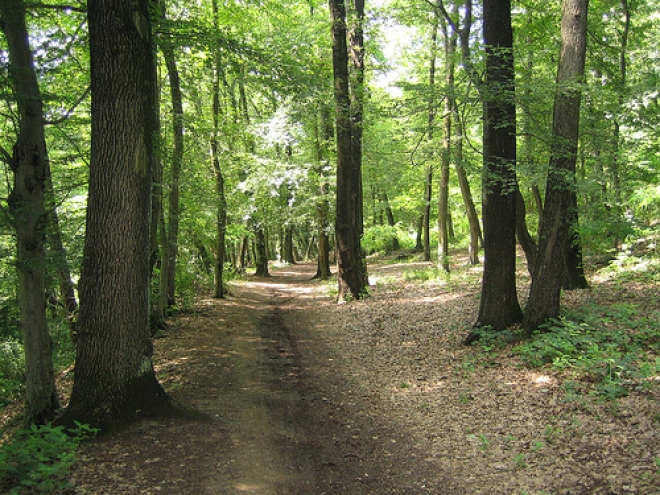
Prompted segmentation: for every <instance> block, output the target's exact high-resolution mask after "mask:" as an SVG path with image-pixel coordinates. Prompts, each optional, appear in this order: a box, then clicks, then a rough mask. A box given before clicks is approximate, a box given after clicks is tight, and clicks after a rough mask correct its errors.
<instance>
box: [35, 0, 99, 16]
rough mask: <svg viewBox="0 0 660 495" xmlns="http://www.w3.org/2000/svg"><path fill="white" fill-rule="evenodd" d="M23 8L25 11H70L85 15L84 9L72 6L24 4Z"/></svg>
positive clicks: (38, 3) (85, 9) (37, 3)
mask: <svg viewBox="0 0 660 495" xmlns="http://www.w3.org/2000/svg"><path fill="white" fill-rule="evenodd" d="M25 8H26V10H27V9H37V10H65V11H67V10H70V11H71V12H80V13H81V14H86V13H87V8H86V7H76V6H74V5H65V4H50V3H40V2H26V3H25Z"/></svg>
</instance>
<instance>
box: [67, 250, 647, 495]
mask: <svg viewBox="0 0 660 495" xmlns="http://www.w3.org/2000/svg"><path fill="white" fill-rule="evenodd" d="M428 266H429V265H428V264H423V263H389V264H388V263H377V264H374V263H372V264H371V265H370V268H369V269H370V276H371V281H372V284H373V287H372V291H371V296H370V297H369V298H367V299H366V300H364V301H359V302H351V303H348V304H344V305H337V304H336V303H335V302H334V299H333V297H332V290H333V287H334V284H330V283H323V282H319V281H313V280H311V276H312V275H313V273H314V271H315V266H313V265H295V266H291V267H282V268H279V269H277V270H274V271H273V273H274V275H275V276H273V277H271V278H262V279H258V278H255V277H247V278H246V279H245V280H243V281H240V282H238V283H236V284H235V285H234V286H233V287H232V289H231V290H232V293H231V295H230V297H228V298H227V299H225V300H211V299H208V300H202V301H200V304H199V306H198V308H197V310H196V311H195V312H194V313H192V314H186V315H182V316H179V317H177V318H175V319H173V320H172V321H171V327H170V329H169V330H168V331H167V332H166V334H165V335H164V336H163V337H161V338H159V339H157V341H156V356H155V359H156V365H157V372H158V374H159V377H160V379H161V381H162V383H163V384H164V386H165V388H166V390H167V391H168V392H169V393H170V394H171V396H172V397H173V398H174V399H176V400H177V401H178V402H179V403H180V404H181V405H183V406H185V407H187V408H192V409H196V410H198V411H200V412H202V413H204V415H205V418H204V419H198V420H176V419H171V420H165V421H146V422H142V423H140V424H137V425H135V426H133V427H132V428H130V429H129V430H127V431H125V432H123V433H121V434H118V435H114V436H110V437H104V438H99V439H97V440H95V441H94V442H92V443H90V444H87V445H85V446H83V447H82V448H81V450H80V451H79V453H78V457H79V459H80V461H79V462H78V464H77V465H76V467H75V468H74V471H73V474H72V478H71V482H72V484H73V485H74V487H75V491H76V492H77V493H80V494H83V493H89V494H92V493H93V494H120V493H126V494H128V493H135V494H155V493H167V494H179V493H180V494H184V493H185V494H234V493H235V494H240V493H259V494H310V495H312V494H314V495H315V494H346V495H354V494H376V495H377V494H397V493H400V494H423V493H431V494H470V495H472V494H503V495H504V494H506V495H510V494H515V495H523V494H529V495H531V494H535V495H540V494H553V495H559V494H571V495H573V494H640V495H641V494H646V495H650V494H658V493H660V465H659V463H660V461H659V459H660V402H658V399H659V398H660V394H659V391H658V386H657V385H656V383H657V382H656V381H655V380H653V377H650V378H649V379H648V380H646V381H645V382H644V383H643V384H642V383H637V384H633V385H631V386H630V387H629V390H627V395H625V396H620V397H617V398H614V399H612V398H610V399H609V400H606V399H604V398H603V396H602V395H593V394H591V393H590V391H591V390H593V388H594V387H593V386H592V385H593V384H590V383H588V382H586V381H580V380H583V379H576V378H575V377H574V376H572V375H570V374H569V373H568V372H567V371H557V370H556V368H551V367H544V368H536V369H529V368H526V367H524V366H522V365H521V360H520V357H519V356H518V355H517V354H516V353H515V352H513V348H514V347H513V345H510V346H506V345H505V346H503V347H497V346H495V348H493V346H489V345H476V346H474V347H470V348H466V347H464V346H462V345H460V341H461V340H462V339H463V338H464V337H465V335H466V334H467V332H468V331H469V329H470V325H471V323H472V322H473V320H474V319H475V315H476V312H477V309H478V297H479V282H478V276H472V275H470V272H471V271H475V272H478V270H479V268H467V267H462V266H457V267H456V269H455V271H454V272H453V273H452V275H451V276H449V277H441V278H439V279H433V280H430V281H427V282H421V281H419V278H420V277H419V276H417V277H414V276H413V277H411V276H410V275H408V276H407V277H406V276H404V274H405V273H408V274H410V273H411V272H412V271H414V270H419V271H420V273H422V270H425V269H427V268H428ZM521 275H522V274H521ZM410 278H414V279H415V278H416V279H417V280H408V281H406V279H410ZM521 280H523V282H524V277H522V276H521ZM524 293H525V291H524V288H523V287H521V294H522V298H524ZM622 301H625V302H626V303H627V304H629V305H631V306H632V305H635V306H636V307H638V308H642V310H644V311H647V312H648V314H649V315H651V316H652V317H654V318H657V315H658V313H657V309H658V308H657V285H655V284H654V283H652V282H643V281H640V282H639V283H637V284H632V283H630V284H624V285H621V284H618V285H617V284H614V283H612V282H611V281H608V280H601V281H598V282H597V283H595V284H594V288H593V289H591V290H584V291H578V292H574V293H570V294H567V295H565V303H566V306H567V307H568V308H571V307H573V308H575V307H580V306H582V305H585V304H592V303H600V304H604V305H607V304H620V303H621V302H622ZM653 311H655V313H654V312H653ZM656 323H657V322H656Z"/></svg>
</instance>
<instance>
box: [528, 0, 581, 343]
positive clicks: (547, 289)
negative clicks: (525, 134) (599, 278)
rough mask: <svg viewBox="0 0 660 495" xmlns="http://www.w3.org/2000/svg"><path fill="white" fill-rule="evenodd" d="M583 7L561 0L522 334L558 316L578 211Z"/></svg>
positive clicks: (576, 0)
mask: <svg viewBox="0 0 660 495" xmlns="http://www.w3.org/2000/svg"><path fill="white" fill-rule="evenodd" d="M587 9H588V0H564V4H563V8H562V21H561V52H560V56H559V68H558V69H557V84H558V91H557V94H556V95H555V103H554V111H553V120H552V135H553V141H552V148H551V155H550V165H549V169H548V178H547V183H546V189H545V190H546V196H545V205H544V209H543V217H542V220H541V227H540V237H539V257H538V260H537V261H536V265H535V267H534V277H533V280H532V287H531V290H530V294H529V300H528V303H527V309H526V312H525V319H524V321H523V327H524V328H525V330H526V331H527V332H531V331H533V330H535V329H537V328H538V327H539V326H541V325H542V324H544V323H545V322H547V321H548V320H549V319H551V318H557V317H558V316H559V309H560V294H561V285H562V278H563V276H564V274H565V272H566V270H565V266H564V264H565V259H566V258H565V247H566V246H567V244H568V242H569V238H570V236H571V229H572V228H573V225H572V224H571V222H572V221H573V219H575V218H577V211H572V210H573V209H574V206H573V204H572V202H573V198H574V195H575V192H576V191H575V165H576V160H577V146H578V131H579V122H580V99H581V93H580V89H579V88H578V87H576V83H579V82H580V81H581V80H582V78H583V76H584V65H585V56H586V45H587Z"/></svg>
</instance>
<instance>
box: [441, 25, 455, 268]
mask: <svg viewBox="0 0 660 495" xmlns="http://www.w3.org/2000/svg"><path fill="white" fill-rule="evenodd" d="M442 33H443V40H444V48H445V84H446V88H447V89H446V91H447V94H446V95H445V98H444V117H443V135H442V153H441V155H440V157H441V161H440V187H439V191H438V266H439V267H440V268H441V269H443V270H444V271H445V272H449V228H448V227H449V225H448V217H449V162H450V157H451V139H452V135H451V131H452V129H451V120H452V108H453V106H454V105H453V101H454V51H455V46H456V35H455V34H454V33H453V32H452V34H451V38H450V35H449V33H448V31H447V23H446V22H443V23H442Z"/></svg>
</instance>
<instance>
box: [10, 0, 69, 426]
mask: <svg viewBox="0 0 660 495" xmlns="http://www.w3.org/2000/svg"><path fill="white" fill-rule="evenodd" d="M0 25H1V27H2V31H3V32H4V34H5V38H6V39H7V45H8V48H9V62H10V73H9V75H10V78H11V82H12V85H13V86H14V94H15V96H16V100H17V102H18V111H19V118H20V120H19V129H18V136H17V139H16V144H15V145H14V153H13V156H12V158H11V161H10V166H11V169H12V172H13V173H14V185H13V188H12V190H11V193H10V195H9V200H8V203H9V209H10V212H11V214H12V219H13V224H14V228H15V230H16V248H17V249H16V268H17V272H18V307H19V312H20V318H21V331H22V336H23V345H24V348H25V388H26V400H25V422H26V423H27V424H30V423H40V424H42V423H46V422H47V421H49V420H51V419H52V418H53V417H54V416H55V413H56V412H57V410H58V409H59V401H58V399H57V390H56V388H55V375H54V373H53V361H52V356H51V342H50V335H49V333H48V323H47V321H46V255H45V249H44V241H45V232H46V226H47V223H48V213H47V211H46V207H45V188H46V183H47V181H48V175H49V165H48V152H47V150H46V138H45V131H44V123H43V109H42V100H41V92H40V90H39V83H38V81H37V76H36V73H35V70H34V61H33V58H32V52H31V50H30V45H29V41H28V40H29V38H28V32H27V27H26V24H25V4H24V2H23V1H22V0H19V1H16V0H0Z"/></svg>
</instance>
